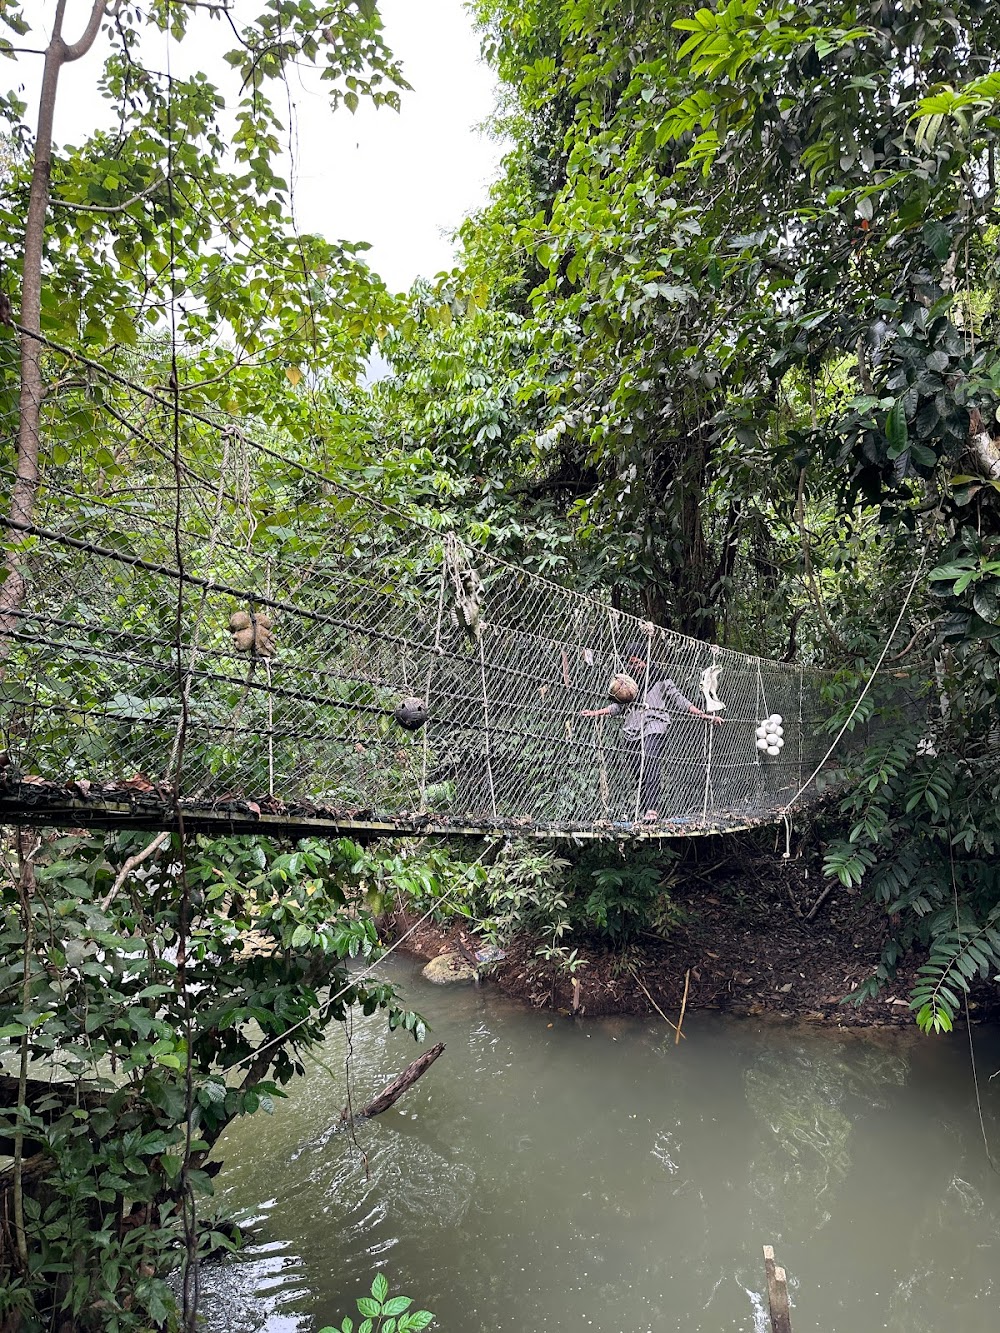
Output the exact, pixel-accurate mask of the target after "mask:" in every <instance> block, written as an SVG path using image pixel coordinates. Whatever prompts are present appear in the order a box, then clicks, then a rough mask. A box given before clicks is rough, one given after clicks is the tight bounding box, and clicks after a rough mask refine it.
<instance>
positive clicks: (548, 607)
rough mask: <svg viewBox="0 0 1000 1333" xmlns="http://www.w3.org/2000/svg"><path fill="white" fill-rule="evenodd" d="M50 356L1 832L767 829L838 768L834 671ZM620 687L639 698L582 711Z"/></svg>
mask: <svg viewBox="0 0 1000 1333" xmlns="http://www.w3.org/2000/svg"><path fill="white" fill-rule="evenodd" d="M10 345H11V344H10V343H8V346H10ZM45 356H46V377H47V382H48V383H49V384H50V385H51V386H52V387H51V388H50V390H49V392H48V395H47V397H46V400H45V403H44V405H43V409H42V425H41V441H42V454H43V457H44V459H45V462H44V468H43V475H42V480H41V484H40V486H39V488H38V491H37V495H36V497H35V503H34V506H33V509H32V512H31V515H30V519H29V520H27V521H25V520H24V519H23V517H22V519H21V520H20V521H19V520H17V519H14V518H10V517H8V518H7V519H6V520H5V523H6V527H7V532H6V534H5V543H6V546H7V549H8V572H7V578H6V582H5V585H4V588H3V590H2V593H0V672H2V681H0V727H2V734H3V742H4V746H5V748H6V751H7V766H6V768H5V769H4V770H3V772H2V774H0V820H2V821H7V822H22V823H36V824H42V823H49V824H57V825H58V824H63V825H70V826H78V825H84V824H88V823H91V824H94V825H98V826H105V827H108V826H117V825H121V826H134V827H142V828H157V827H161V828H165V827H172V826H174V825H175V824H176V822H177V819H178V811H179V812H180V814H181V815H182V817H183V823H184V826H185V827H186V828H190V829H205V830H215V831H224V830H234V831H247V830H262V829H265V828H270V829H271V830H273V831H280V832H286V833H291V834H296V835H301V834H302V833H305V832H309V831H313V832H334V831H340V832H352V833H354V834H356V835H366V836H377V835H380V834H389V833H402V832H406V833H429V832H436V831H439V832H443V833H450V834H475V835H480V834H483V833H485V832H489V831H492V830H497V829H507V830H517V831H518V832H521V833H533V834H537V835H541V836H556V835H559V834H567V835H574V836H578V837H602V838H621V837H633V836H638V837H651V836H677V835H682V834H699V833H705V832H720V831H723V832H724V831H732V830H736V829H742V828H747V827H750V826H753V825H755V824H760V823H768V822H774V821H775V820H776V819H777V817H778V815H779V813H780V812H782V811H783V809H784V807H786V806H787V805H788V803H789V802H791V801H792V800H793V798H797V797H798V796H799V793H800V789H801V788H802V787H803V784H805V783H806V782H807V779H808V778H809V776H810V774H812V772H813V770H814V768H816V767H817V766H818V765H820V764H821V761H822V758H823V755H824V751H825V749H826V744H827V739H828V738H827V737H826V734H825V733H824V731H823V725H824V723H825V722H826V721H827V719H828V716H829V714H830V712H831V711H832V705H831V704H829V703H828V702H824V685H825V682H826V681H827V678H826V677H825V676H823V675H822V674H821V673H818V672H811V671H809V670H807V669H804V668H803V667H801V666H789V665H784V664H779V663H775V662H769V661H765V660H761V659H757V658H753V657H748V656H744V655H742V654H739V653H735V652H730V651H727V650H724V649H720V648H716V647H713V646H711V645H709V644H706V643H702V642H699V641H698V640H695V639H692V638H687V637H685V636H683V635H680V634H676V633H672V632H670V631H667V630H664V629H661V628H659V627H656V626H653V625H651V624H649V623H647V622H644V621H642V620H641V619H638V618H636V617H634V616H630V615H628V614H625V613H623V612H621V611H618V610H614V609H612V608H611V607H610V606H609V605H607V604H606V603H604V602H603V601H600V600H598V599H596V598H593V597H588V596H581V595H579V594H577V593H574V592H572V591H569V590H567V589H565V588H562V587H559V586H556V585H555V584H553V583H551V582H548V581H546V580H545V579H543V578H540V577H537V576H534V575H530V574H528V573H525V572H524V571H522V570H520V569H518V568H515V567H513V566H511V565H510V564H507V563H505V562H504V561H502V560H500V559H497V558H496V557H494V556H492V555H490V554H488V553H486V552H484V551H482V550H476V549H473V548H472V547H470V546H468V545H466V544H465V543H464V542H462V541H461V540H459V539H458V538H457V537H455V536H454V535H452V534H449V533H445V532H441V531H439V530H437V529H435V528H434V526H433V524H429V525H427V524H421V523H418V522H416V521H415V520H414V519H413V518H412V517H410V516H407V515H404V514H403V513H401V512H399V511H397V510H395V509H393V508H392V507H391V506H389V505H385V504H382V503H380V501H379V499H378V498H377V496H376V495H375V494H369V493H368V491H367V489H366V491H365V493H361V492H359V491H356V490H354V489H352V488H350V487H347V486H345V485H343V484H341V483H339V482H337V481H334V480H332V479H331V478H330V477H329V476H327V475H325V474H324V473H323V472H322V471H320V470H317V468H315V467H314V466H312V465H311V464H312V463H313V462H314V460H315V457H316V452H317V446H316V444H315V442H310V441H301V442H290V441H289V440H288V439H286V438H282V439H277V438H274V437H273V435H272V434H271V433H270V432H269V430H268V427H267V424H266V422H263V421H255V422H248V421H243V422H241V423H240V424H239V425H237V424H235V423H234V422H233V421H232V419H231V418H224V417H223V416H221V415H219V416H217V417H216V416H213V415H212V414H210V413H208V414H206V413H200V412H194V411H189V410H185V409H184V407H183V406H180V407H178V405H177V403H176V402H175V395H174V393H173V392H172V391H171V390H170V389H164V388H162V387H156V385H157V384H159V385H160V386H162V385H163V383H164V382H165V381H166V380H167V377H168V373H169V372H168V370H167V369H164V368H163V366H159V367H158V368H156V367H153V368H151V367H150V366H148V365H147V366H145V367H144V368H142V369H140V370H138V371H136V372H134V377H133V379H132V380H130V379H128V378H126V377H124V376H120V375H118V374H116V373H114V372H112V371H110V370H108V369H106V368H102V367H101V366H99V365H97V364H96V363H93V362H89V361H87V360H86V359H84V358H81V357H79V356H74V355H73V354H71V353H69V352H65V351H63V350H61V349H57V348H55V347H53V346H51V345H47V346H46V352H45ZM139 378H148V379H149V381H150V386H149V387H145V386H143V385H142V384H140V383H138V382H135V381H136V380H137V379H139ZM180 397H181V400H182V401H183V395H180ZM5 416H6V421H7V423H8V424H7V427H6V428H5V429H6V433H7V434H8V435H9V437H10V438H9V439H8V441H7V442H6V443H5V446H4V448H3V451H2V454H0V457H2V458H3V459H5V460H11V459H13V458H14V457H15V456H16V447H15V446H16V440H15V439H14V437H15V436H16V411H15V410H14V409H13V408H12V407H11V400H10V399H8V401H7V404H6V412H5ZM306 460H309V461H306ZM6 482H7V487H8V490H9V489H10V488H11V487H12V486H13V484H14V474H13V466H12V464H11V463H10V462H9V461H8V462H7V463H6ZM637 655H638V659H639V660H638V662H637V661H636V657H637ZM630 657H631V658H632V661H631V662H630V661H629V658H630ZM623 671H625V672H627V673H628V674H629V675H631V676H632V682H631V684H630V682H629V681H628V680H627V679H625V680H624V681H623V680H619V681H618V683H617V686H616V687H615V688H616V689H617V691H618V693H619V695H620V696H621V697H622V698H624V699H626V700H627V696H628V692H629V689H630V688H635V687H637V688H638V693H639V698H638V701H637V702H638V704H639V705H641V704H642V702H643V699H644V698H645V700H646V703H647V708H646V709H645V710H641V709H640V711H638V712H636V711H633V710H630V709H629V707H628V705H627V702H626V703H624V704H619V705H616V706H615V711H616V712H618V713H619V714H620V715H618V716H613V715H604V716H598V717H586V716H583V715H582V714H583V713H584V712H586V711H588V710H589V711H591V712H596V711H598V710H602V709H603V708H606V707H607V706H608V702H609V701H608V689H609V682H610V681H611V680H612V679H613V678H614V677H615V675H616V673H621V672H623ZM667 682H672V685H673V688H671V687H670V685H669V684H668V683H667ZM657 687H659V691H660V692H659V695H656V693H655V691H656V690H657ZM678 696H680V701H678ZM688 704H690V705H694V706H695V707H696V708H697V710H698V712H699V713H700V714H701V715H700V716H699V715H696V714H695V713H693V712H689V711H687V705H688ZM654 705H659V706H654ZM720 705H721V706H720ZM706 715H707V716H706ZM711 716H714V717H721V719H722V720H721V722H719V723H718V724H715V723H713V722H711V721H709V720H707V717H711ZM775 717H778V718H779V720H780V723H779V722H775V721H774V720H773V719H774V718H775ZM768 719H771V720H770V721H769V722H767V720H768ZM765 722H767V725H768V726H769V727H770V735H769V736H762V735H759V734H758V732H759V731H760V730H761V729H762V724H764V723H765ZM831 776H832V775H831ZM821 777H822V774H821ZM815 793H816V785H815V784H812V785H811V786H810V787H809V795H810V797H814V796H815ZM650 805H654V806H655V811H654V810H650V809H649V808H648V807H649V806H650ZM647 816H649V817H648V818H647Z"/></svg>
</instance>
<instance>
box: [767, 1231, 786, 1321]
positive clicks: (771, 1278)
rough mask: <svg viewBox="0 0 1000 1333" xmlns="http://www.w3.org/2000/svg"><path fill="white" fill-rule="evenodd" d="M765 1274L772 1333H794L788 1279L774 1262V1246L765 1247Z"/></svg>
mask: <svg viewBox="0 0 1000 1333" xmlns="http://www.w3.org/2000/svg"><path fill="white" fill-rule="evenodd" d="M764 1274H765V1276H766V1278H767V1303H768V1306H769V1308H770V1311H771V1333H792V1317H791V1314H790V1312H789V1309H788V1279H787V1278H786V1276H785V1270H784V1269H783V1268H781V1267H780V1266H779V1265H777V1264H775V1262H774V1246H773V1245H765V1246H764Z"/></svg>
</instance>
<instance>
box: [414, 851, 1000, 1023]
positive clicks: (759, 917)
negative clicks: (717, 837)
mask: <svg viewBox="0 0 1000 1333" xmlns="http://www.w3.org/2000/svg"><path fill="white" fill-rule="evenodd" d="M826 884H827V882H826V881H823V880H822V879H820V878H819V877H818V876H817V874H816V872H815V870H814V871H812V872H811V873H810V872H809V870H808V869H807V868H806V867H805V865H804V864H803V863H802V862H801V861H782V860H781V859H780V857H774V856H763V857H760V858H757V859H752V858H751V859H748V860H747V861H745V862H744V863H743V864H742V865H741V869H740V876H739V880H738V883H736V884H734V882H733V881H732V880H731V879H721V880H718V881H716V880H713V879H712V877H711V876H699V877H697V878H689V879H686V880H684V881H682V882H681V883H680V884H678V885H676V886H675V887H673V888H672V890H671V896H672V898H673V900H674V903H675V905H676V907H677V909H678V916H679V917H680V924H678V925H676V926H675V927H674V928H673V929H672V930H671V931H670V933H669V935H668V936H667V937H666V938H661V937H660V936H656V935H651V934H647V933H645V932H643V933H641V934H640V935H639V936H638V937H636V938H635V939H633V940H631V941H630V942H628V943H627V944H625V945H621V946H618V947H617V948H614V947H609V946H608V945H607V944H606V943H604V942H602V941H599V940H597V939H594V938H589V939H587V938H580V937H577V936H576V935H573V936H568V937H567V941H568V943H569V945H570V947H574V948H576V949H577V950H578V956H579V957H581V958H583V959H584V960H585V962H584V963H583V965H582V966H581V967H579V969H578V970H577V971H576V973H575V976H574V977H570V976H569V975H567V973H566V972H565V971H564V970H560V969H558V968H553V966H552V965H551V964H550V963H548V962H546V961H545V960H543V959H540V958H538V957H537V956H536V952H535V951H536V949H537V947H538V942H537V941H536V940H532V939H527V938H519V939H515V940H513V941H511V942H510V943H509V944H508V945H507V946H506V952H507V957H506V958H505V960H504V961H503V962H501V963H499V964H496V965H494V966H493V967H492V968H491V969H490V970H489V974H488V975H489V977H490V981H491V984H493V985H495V986H497V988H498V989H499V990H501V991H503V992H504V993H505V994H508V995H511V996H514V997H516V998H518V999H522V1000H524V1001H525V1002H526V1003H529V1004H532V1005H535V1006H537V1007H544V1008H552V1009H554V1010H557V1011H560V1010H561V1011H566V1012H574V1011H575V1012H578V1013H580V1014H583V1015H587V1014H589V1015H591V1016H595V1015H601V1014H651V1013H655V1012H656V1010H657V1008H659V1009H661V1010H662V1011H663V1012H664V1014H665V1015H666V1016H667V1017H668V1018H670V1019H672V1020H673V1021H675V1022H676V1019H677V1014H678V1011H679V1010H680V1007H681V1002H682V999H683V995H684V987H685V979H686V978H687V980H688V996H687V1009H688V1010H689V1011H690V1010H694V1009H716V1010H723V1011H725V1012H728V1013H733V1014H749V1015H769V1016H771V1017H774V1018H781V1019H797V1020H804V1021H807V1022H815V1023H827V1024H832V1025H837V1026H841V1027H870V1026H886V1025H891V1026H907V1025H910V1026H912V1024H913V1021H914V1020H913V1014H912V1011H911V1010H910V1008H909V1004H908V1000H907V996H908V994H909V990H910V987H911V985H912V983H913V978H914V976H915V973H916V969H917V968H918V967H919V966H920V964H921V962H922V961H923V958H922V957H921V956H919V955H918V954H914V955H912V956H910V957H909V958H907V959H905V960H904V962H903V964H902V965H901V966H900V968H899V971H898V974H897V977H896V980H895V981H894V982H893V983H892V984H891V985H889V986H888V987H887V988H885V989H884V990H883V991H882V993H881V994H880V995H879V996H877V997H876V998H875V999H871V1000H866V1001H865V1002H864V1003H863V1004H861V1005H855V1004H853V1003H848V1004H845V1003H843V1002H842V1001H843V999H844V997H845V996H846V995H848V994H849V993H850V992H851V991H852V990H854V989H855V987H856V986H858V985H859V984H860V983H861V982H863V981H864V980H865V979H866V978H867V977H869V976H871V975H872V973H873V972H874V970H875V968H876V967H877V966H878V963H879V958H880V955H881V950H882V946H883V944H884V943H885V940H886V938H887V936H888V933H889V922H888V920H887V919H886V916H885V914H884V912H882V911H881V910H880V909H879V908H878V907H877V906H876V905H874V904H872V903H870V902H867V901H865V899H864V898H863V897H862V895H861V894H860V893H858V892H856V891H854V892H850V891H847V890H845V889H842V888H840V886H839V885H838V886H837V887H836V888H835V889H833V890H831V891H830V892H829V893H828V894H827V896H826V897H825V898H824V899H823V900H822V902H821V903H820V905H819V907H818V908H817V910H816V911H815V915H814V916H813V917H812V919H811V920H809V919H807V918H808V917H809V914H810V912H811V911H812V909H813V908H814V906H815V905H816V902H817V899H818V898H819V896H820V894H821V893H822V892H823V890H824V889H825V888H826ZM409 925H412V918H411V919H410V920H409V921H407V920H405V919H404V918H400V917H397V918H396V919H395V920H394V923H393V927H392V929H393V932H394V933H395V934H396V936H397V938H398V936H399V935H400V934H402V932H403V931H404V930H405V929H406V928H407V926H409ZM481 943H482V941H481V940H479V939H478V938H477V937H476V936H475V935H474V934H473V933H472V932H471V931H470V930H469V929H468V927H467V926H466V925H460V926H454V927H452V928H451V929H448V930H445V929H441V928H439V927H434V926H429V925H424V926H421V927H419V928H418V929H417V930H416V931H415V932H414V934H413V935H411V936H410V937H409V938H408V939H407V940H406V941H405V942H404V944H403V947H404V948H406V949H409V950H410V951H412V952H414V953H416V954H418V955H419V956H421V957H426V958H431V957H434V956H436V955H437V954H439V953H442V952H446V951H448V950H454V949H458V950H459V951H462V949H463V945H464V949H465V950H466V951H468V950H470V949H474V948H476V947H479V946H480V945H481ZM575 982H576V983H578V989H577V988H576V987H575V984H574V983H575ZM978 998H979V1003H978V1005H976V1006H974V1009H975V1011H976V1016H977V1017H986V1016H990V1017H995V1016H996V1014H997V1005H996V1002H995V999H994V997H993V996H992V995H989V996H980V997H978ZM987 1010H989V1011H990V1012H989V1013H987Z"/></svg>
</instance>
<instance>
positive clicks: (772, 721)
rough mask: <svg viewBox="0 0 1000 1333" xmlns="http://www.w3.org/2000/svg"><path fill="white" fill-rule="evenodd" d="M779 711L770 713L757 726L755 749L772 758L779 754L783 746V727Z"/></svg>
mask: <svg viewBox="0 0 1000 1333" xmlns="http://www.w3.org/2000/svg"><path fill="white" fill-rule="evenodd" d="M783 720H784V719H783V718H782V716H781V714H780V713H772V714H771V716H770V717H766V718H764V720H763V722H761V723H759V724H758V726H757V749H758V750H761V751H762V752H763V753H764V754H769V755H770V756H771V757H772V758H775V757H776V756H777V755H779V754H781V751H782V750H783V749H784V746H785V729H784V727H783V726H782V722H783Z"/></svg>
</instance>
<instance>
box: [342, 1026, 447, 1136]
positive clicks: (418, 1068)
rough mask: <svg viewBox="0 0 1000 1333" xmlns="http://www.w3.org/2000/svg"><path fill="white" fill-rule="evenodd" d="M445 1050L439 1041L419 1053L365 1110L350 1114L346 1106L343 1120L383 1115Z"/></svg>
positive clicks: (367, 1118) (364, 1118)
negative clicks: (421, 1053) (427, 1049)
mask: <svg viewBox="0 0 1000 1333" xmlns="http://www.w3.org/2000/svg"><path fill="white" fill-rule="evenodd" d="M443 1050H444V1042H443V1041H439V1042H438V1044H437V1045H436V1046H432V1047H431V1048H430V1050H429V1051H424V1053H423V1055H418V1056H417V1058H416V1059H415V1060H412V1061H411V1062H410V1063H409V1064H408V1065H407V1066H406V1068H405V1069H404V1070H403V1072H402V1073H401V1074H398V1075H397V1076H396V1077H395V1078H394V1079H393V1080H392V1082H391V1083H387V1084H386V1085H385V1087H384V1088H383V1089H382V1091H381V1092H380V1093H379V1094H378V1096H377V1097H373V1098H372V1100H371V1101H370V1102H369V1103H368V1105H367V1106H366V1107H365V1108H364V1110H362V1111H358V1112H357V1113H356V1114H355V1115H353V1116H349V1114H348V1111H347V1108H346V1107H345V1108H344V1110H343V1111H341V1113H340V1119H341V1122H342V1123H346V1122H347V1121H348V1119H350V1120H352V1121H354V1120H370V1119H371V1117H372V1116H373V1115H381V1114H382V1112H383V1111H388V1109H389V1107H390V1106H392V1104H393V1103H394V1102H397V1101H399V1099H400V1097H402V1095H403V1093H404V1092H405V1091H406V1090H407V1088H412V1087H413V1085H414V1083H416V1081H417V1079H418V1078H420V1076H421V1075H422V1074H424V1073H426V1072H427V1070H428V1069H430V1067H431V1065H432V1064H433V1063H434V1061H435V1060H436V1059H437V1058H438V1056H439V1055H440V1054H441V1052H442V1051H443Z"/></svg>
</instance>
